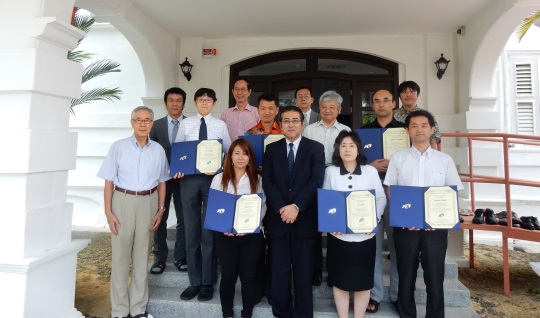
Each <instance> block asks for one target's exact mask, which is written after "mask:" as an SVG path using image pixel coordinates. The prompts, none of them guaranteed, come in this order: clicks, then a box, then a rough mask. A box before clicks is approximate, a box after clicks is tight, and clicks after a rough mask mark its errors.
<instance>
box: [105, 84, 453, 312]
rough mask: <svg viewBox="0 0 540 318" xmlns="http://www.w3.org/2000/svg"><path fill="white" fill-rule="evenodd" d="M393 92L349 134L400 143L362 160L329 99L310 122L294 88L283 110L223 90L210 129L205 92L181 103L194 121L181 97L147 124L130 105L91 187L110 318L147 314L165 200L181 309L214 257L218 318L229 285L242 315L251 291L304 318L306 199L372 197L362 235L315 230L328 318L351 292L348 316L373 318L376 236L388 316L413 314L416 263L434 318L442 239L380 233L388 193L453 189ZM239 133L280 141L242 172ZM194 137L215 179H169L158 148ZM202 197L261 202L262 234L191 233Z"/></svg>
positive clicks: (446, 167) (207, 279) (205, 290)
mask: <svg viewBox="0 0 540 318" xmlns="http://www.w3.org/2000/svg"><path fill="white" fill-rule="evenodd" d="M398 92H399V97H400V100H401V101H402V105H403V107H402V108H399V109H398V110H396V109H395V107H396V100H395V99H394V95H393V94H392V92H389V91H388V90H379V91H377V92H375V93H374V94H373V96H372V107H373V111H374V113H375V115H376V119H375V121H374V122H373V123H371V124H369V125H367V126H364V127H362V128H369V127H370V128H391V127H404V128H405V129H406V130H407V132H408V135H409V137H410V139H411V142H412V146H411V147H410V148H409V149H406V150H402V151H399V152H397V153H395V154H394V155H393V156H392V158H391V160H386V159H383V158H381V159H377V160H374V161H373V162H367V160H366V157H365V156H364V154H363V146H362V141H361V140H360V137H359V135H358V134H357V133H356V132H355V131H354V130H351V129H350V128H349V127H347V126H346V125H344V124H341V123H339V122H338V121H337V117H338V115H339V114H340V112H341V104H342V102H343V99H342V97H341V96H340V95H339V94H338V93H337V92H335V91H327V92H324V93H323V94H322V95H321V96H320V98H319V110H320V113H316V112H315V111H313V110H312V109H311V104H312V103H313V102H314V97H313V94H312V92H311V89H310V88H309V87H300V88H298V89H297V90H296V92H295V101H296V104H297V106H285V107H279V101H278V100H277V99H276V98H275V97H274V96H272V95H271V94H263V95H261V96H259V98H258V105H257V107H254V106H251V105H249V104H248V97H249V95H250V94H251V89H250V87H249V83H248V81H246V80H244V79H239V80H237V81H236V82H235V83H234V87H233V89H232V94H233V96H234V98H235V100H236V105H235V106H234V107H231V108H228V109H227V110H225V111H224V112H223V114H222V115H221V119H217V118H215V117H212V115H211V111H212V109H213V107H214V105H215V103H216V101H217V98H216V94H215V92H214V91H213V90H212V89H209V88H201V89H199V90H197V91H196V92H195V95H194V102H195V106H196V109H197V114H196V115H195V116H191V117H187V118H186V117H184V116H183V115H182V111H183V109H184V106H185V103H186V93H185V92H184V91H183V90H182V89H180V88H177V87H173V88H170V89H169V90H167V91H166V92H165V94H164V103H165V107H166V108H167V116H166V117H164V118H162V119H159V120H156V121H155V122H154V118H153V112H152V110H151V109H150V108H147V107H144V106H141V107H137V108H135V109H134V110H133V112H132V114H131V125H132V127H133V131H134V134H133V136H131V137H129V138H126V139H122V140H119V141H117V142H115V143H114V144H113V145H112V146H111V149H110V151H109V153H108V155H107V157H106V159H105V161H104V163H103V166H102V168H101V169H100V171H99V173H98V176H99V177H101V178H103V179H105V190H104V198H105V215H106V217H107V221H108V223H109V227H110V230H111V232H112V234H113V235H111V242H112V254H113V257H112V273H111V306H112V317H133V318H144V317H146V318H148V317H152V315H151V314H149V313H148V312H147V311H146V304H147V302H148V283H147V281H148V276H147V274H148V271H147V267H146V266H147V252H148V250H149V248H150V242H151V238H150V233H151V232H154V248H153V253H154V259H155V262H154V263H153V264H152V266H151V269H150V273H152V274H161V273H162V272H163V271H164V269H165V267H166V260H167V256H168V255H167V252H168V247H167V243H166V234H167V229H166V220H167V216H168V211H169V205H170V201H171V200H173V199H174V201H173V202H174V205H175V211H176V217H177V225H176V228H177V231H176V242H175V249H174V266H175V267H176V268H177V269H178V270H179V271H187V272H188V276H189V283H190V286H189V287H187V288H186V289H185V290H184V291H183V292H182V293H181V295H180V298H181V299H183V300H191V299H193V298H195V297H197V298H198V300H199V301H207V300H210V299H212V298H213V293H214V289H213V286H214V284H215V283H216V281H217V274H216V260H219V263H220V269H221V280H220V288H219V290H220V293H219V294H220V300H221V306H222V313H223V317H234V311H233V299H234V291H235V283H236V281H237V278H238V276H240V281H241V285H242V291H241V294H242V312H241V316H242V317H251V316H252V312H253V308H254V306H255V304H256V303H257V302H258V301H259V300H260V297H262V295H263V294H264V293H265V291H266V296H267V297H268V300H269V303H271V305H272V312H273V314H274V316H276V317H313V296H312V286H313V285H320V284H321V282H322V269H323V257H322V247H321V233H320V232H318V219H317V189H319V188H324V189H331V190H337V191H355V190H374V191H375V197H376V206H377V208H376V210H377V211H376V215H377V220H378V221H379V225H378V227H379V230H378V232H377V234H376V235H375V234H372V233H359V234H345V233H328V240H327V264H326V265H327V270H328V277H327V283H328V285H329V286H332V289H333V295H334V300H335V304H336V308H337V312H338V315H339V317H348V314H349V298H350V293H351V292H352V293H353V302H354V317H363V316H364V314H365V312H366V311H367V312H377V310H378V307H379V303H380V302H381V300H382V298H383V282H382V281H383V279H382V277H383V273H382V265H381V262H382V245H383V244H382V243H383V239H384V232H386V236H387V240H388V246H389V250H390V260H391V271H390V299H391V301H392V303H393V304H394V306H395V307H396V309H397V310H398V312H399V314H400V317H416V304H415V299H414V289H415V282H416V271H417V268H418V263H419V256H420V253H421V258H420V259H421V263H422V267H423V268H424V279H425V282H426V286H427V289H426V290H427V293H428V298H427V306H426V312H427V316H429V317H444V296H443V280H444V263H445V255H446V246H447V235H448V233H447V230H440V229H438V230H419V229H416V228H405V229H402V228H392V227H390V226H389V219H388V214H389V213H388V207H387V202H388V200H390V197H391V193H390V191H389V186H391V185H409V186H444V185H456V186H457V188H458V189H461V188H462V185H461V182H460V179H459V176H458V174H457V171H456V167H455V165H454V162H453V160H452V158H451V157H450V156H448V155H446V154H443V153H441V152H439V151H437V150H435V149H433V148H434V147H436V144H437V143H439V142H440V133H439V129H438V126H437V124H436V122H435V120H434V118H433V116H432V115H431V114H430V113H429V112H427V111H425V110H422V109H420V108H419V107H418V106H417V105H416V100H417V98H418V94H419V93H420V87H419V86H418V85H417V84H416V83H415V82H412V81H406V82H403V83H402V84H400V86H399V88H398ZM278 113H280V115H279V120H277V118H278ZM250 134H283V135H284V138H282V139H281V140H278V141H276V142H273V143H271V144H269V145H268V146H267V147H266V150H265V153H264V160H263V165H262V167H260V166H257V164H256V162H255V154H254V150H253V147H252V146H251V144H250V143H249V142H248V141H247V140H246V139H243V138H239V136H242V135H250ZM206 139H208V140H210V139H221V140H222V145H223V151H224V153H225V158H224V161H223V168H222V172H221V173H219V174H216V175H214V174H195V175H184V174H183V173H182V172H179V173H177V174H176V175H174V177H173V178H170V177H169V174H168V167H169V162H170V160H171V158H170V153H171V145H172V144H173V143H174V142H182V141H192V140H206ZM210 188H212V189H215V190H220V191H224V192H228V193H232V194H237V195H242V194H253V193H264V196H263V198H264V200H263V208H262V213H261V214H262V217H261V218H263V222H262V227H264V230H262V231H261V233H254V234H236V235H235V234H232V233H218V232H214V231H211V230H208V229H205V228H204V226H203V225H204V219H205V215H206V204H207V200H208V193H209V189H210ZM263 233H264V234H263ZM392 238H395V239H394V240H393V239H392ZM130 260H131V261H132V275H131V284H129V285H128V279H129V267H130V265H129V264H130ZM291 282H292V284H293V286H291ZM291 289H294V293H293V292H292V291H291Z"/></svg>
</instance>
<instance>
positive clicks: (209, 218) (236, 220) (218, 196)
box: [204, 189, 263, 234]
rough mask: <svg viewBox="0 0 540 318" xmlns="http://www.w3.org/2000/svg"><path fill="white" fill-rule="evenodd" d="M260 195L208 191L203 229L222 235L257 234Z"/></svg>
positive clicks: (260, 204)
mask: <svg viewBox="0 0 540 318" xmlns="http://www.w3.org/2000/svg"><path fill="white" fill-rule="evenodd" d="M262 196H263V194H262V193H257V194H244V195H234V194H229V193H227V192H223V191H219V190H215V189H210V191H209V192H208V203H207V206H206V218H205V220H204V228H205V229H209V230H214V231H218V232H223V233H233V234H241V233H259V232H260V230H261V208H262Z"/></svg>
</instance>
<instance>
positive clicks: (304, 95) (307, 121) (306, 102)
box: [294, 86, 321, 127]
mask: <svg viewBox="0 0 540 318" xmlns="http://www.w3.org/2000/svg"><path fill="white" fill-rule="evenodd" d="M294 100H295V102H296V106H298V108H300V109H301V110H302V113H304V127H305V126H308V125H311V124H313V123H316V122H318V121H319V120H321V117H320V116H319V113H317V112H315V111H313V110H312V109H311V104H313V101H314V99H313V93H312V92H311V88H309V87H307V86H303V87H299V88H297V89H296V91H295V92H294Z"/></svg>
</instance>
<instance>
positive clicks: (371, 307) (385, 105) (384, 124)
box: [362, 89, 405, 313]
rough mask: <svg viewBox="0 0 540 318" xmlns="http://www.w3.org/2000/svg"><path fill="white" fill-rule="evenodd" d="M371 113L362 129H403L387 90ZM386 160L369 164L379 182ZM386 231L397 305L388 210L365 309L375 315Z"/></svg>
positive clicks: (377, 96) (392, 297)
mask: <svg viewBox="0 0 540 318" xmlns="http://www.w3.org/2000/svg"><path fill="white" fill-rule="evenodd" d="M371 107H373V111H374V112H375V115H376V116H377V118H376V119H375V120H374V121H373V122H372V123H370V124H367V125H365V126H363V127H362V128H397V127H405V124H404V123H402V122H399V121H397V120H395V119H394V115H393V111H394V108H395V107H396V101H395V100H394V96H393V95H392V93H390V92H389V91H387V90H384V89H382V90H379V91H377V92H375V94H373V97H372V104H371ZM388 162H389V161H388V160H387V159H384V158H381V159H376V160H373V161H372V162H370V165H372V166H373V167H375V169H377V171H379V176H380V178H381V181H382V180H384V177H385V175H386V169H387V168H388ZM385 229H386V237H387V242H388V249H389V250H390V262H391V265H390V301H392V303H393V304H396V303H397V290H398V272H397V263H396V250H395V248H394V240H393V229H392V228H391V227H390V219H389V215H388V209H386V211H385V213H384V217H383V221H382V222H380V223H379V232H378V233H377V235H376V238H377V251H376V254H375V274H374V276H375V277H374V285H373V288H372V289H371V297H370V299H369V304H368V307H367V310H366V311H367V312H370V313H375V312H377V310H378V308H379V303H380V302H381V300H382V298H383V273H382V264H381V261H382V245H383V241H384V230H385Z"/></svg>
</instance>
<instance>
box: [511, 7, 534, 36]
mask: <svg viewBox="0 0 540 318" xmlns="http://www.w3.org/2000/svg"><path fill="white" fill-rule="evenodd" d="M538 18H540V11H534V12H533V13H531V14H530V15H529V16H528V17H526V18H525V20H523V21H522V22H521V23H520V24H519V26H518V27H517V29H516V31H514V34H515V35H516V37H517V38H518V41H519V42H521V39H523V37H524V36H525V34H526V33H527V31H529V28H530V27H531V26H532V25H533V24H534V21H535V20H537V19H538Z"/></svg>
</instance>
